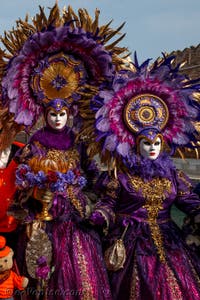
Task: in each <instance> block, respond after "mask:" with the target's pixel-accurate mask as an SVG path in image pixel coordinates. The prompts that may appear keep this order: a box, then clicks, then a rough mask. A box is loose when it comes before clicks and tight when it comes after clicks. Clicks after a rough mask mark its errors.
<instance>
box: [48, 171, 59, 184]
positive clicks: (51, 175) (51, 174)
mask: <svg viewBox="0 0 200 300" xmlns="http://www.w3.org/2000/svg"><path fill="white" fill-rule="evenodd" d="M57 179H58V177H57V175H56V173H55V172H53V171H49V172H48V174H47V180H48V182H56V181H57Z"/></svg>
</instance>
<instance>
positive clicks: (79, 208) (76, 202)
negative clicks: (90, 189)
mask: <svg viewBox="0 0 200 300" xmlns="http://www.w3.org/2000/svg"><path fill="white" fill-rule="evenodd" d="M67 193H68V196H69V199H70V202H71V203H72V205H73V206H74V207H75V208H76V210H77V211H78V212H79V214H80V216H81V217H82V218H83V217H84V210H83V207H82V205H81V202H80V201H79V200H78V199H77V197H76V195H75V193H74V189H73V186H69V187H68V188H67Z"/></svg>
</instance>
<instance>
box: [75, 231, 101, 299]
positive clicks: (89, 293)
mask: <svg viewBox="0 0 200 300" xmlns="http://www.w3.org/2000/svg"><path fill="white" fill-rule="evenodd" d="M75 239H76V243H77V247H78V266H79V270H80V276H81V279H82V292H83V293H82V294H81V298H80V299H82V300H95V299H96V298H95V297H94V295H93V289H92V286H91V285H90V282H91V280H90V278H89V276H88V273H87V272H88V271H87V270H88V266H87V263H86V259H85V255H84V254H83V249H82V245H81V243H80V239H79V237H78V236H77V235H76V237H75Z"/></svg>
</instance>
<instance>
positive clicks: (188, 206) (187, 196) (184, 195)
mask: <svg viewBox="0 0 200 300" xmlns="http://www.w3.org/2000/svg"><path fill="white" fill-rule="evenodd" d="M176 184H177V198H176V202H175V203H176V205H177V207H178V208H179V209H181V210H182V211H183V212H185V213H186V214H188V215H190V216H196V215H198V214H200V198H199V196H198V195H197V194H196V193H194V192H193V185H192V183H191V181H190V179H189V178H188V177H187V175H185V174H184V173H183V172H182V171H178V172H177V174H176Z"/></svg>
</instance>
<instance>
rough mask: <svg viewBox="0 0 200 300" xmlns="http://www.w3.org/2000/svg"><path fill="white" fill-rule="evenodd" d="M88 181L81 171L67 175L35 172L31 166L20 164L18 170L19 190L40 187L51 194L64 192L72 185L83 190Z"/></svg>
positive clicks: (17, 182) (71, 171) (73, 171)
mask: <svg viewBox="0 0 200 300" xmlns="http://www.w3.org/2000/svg"><path fill="white" fill-rule="evenodd" d="M86 183H87V180H86V178H85V177H84V176H82V175H81V174H80V172H79V170H77V169H74V170H71V169H70V170H68V171H67V172H66V173H61V172H59V171H48V172H47V173H45V172H44V171H42V170H41V171H38V172H36V173H35V172H33V171H32V170H31V168H30V166H28V165H26V164H20V165H19V166H18V168H17V170H16V185H17V187H18V188H19V189H26V188H27V189H28V188H32V187H38V188H40V189H44V188H48V189H49V190H50V191H51V192H64V191H66V189H67V187H68V186H70V185H73V186H79V187H80V188H83V187H84V186H85V185H86Z"/></svg>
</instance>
